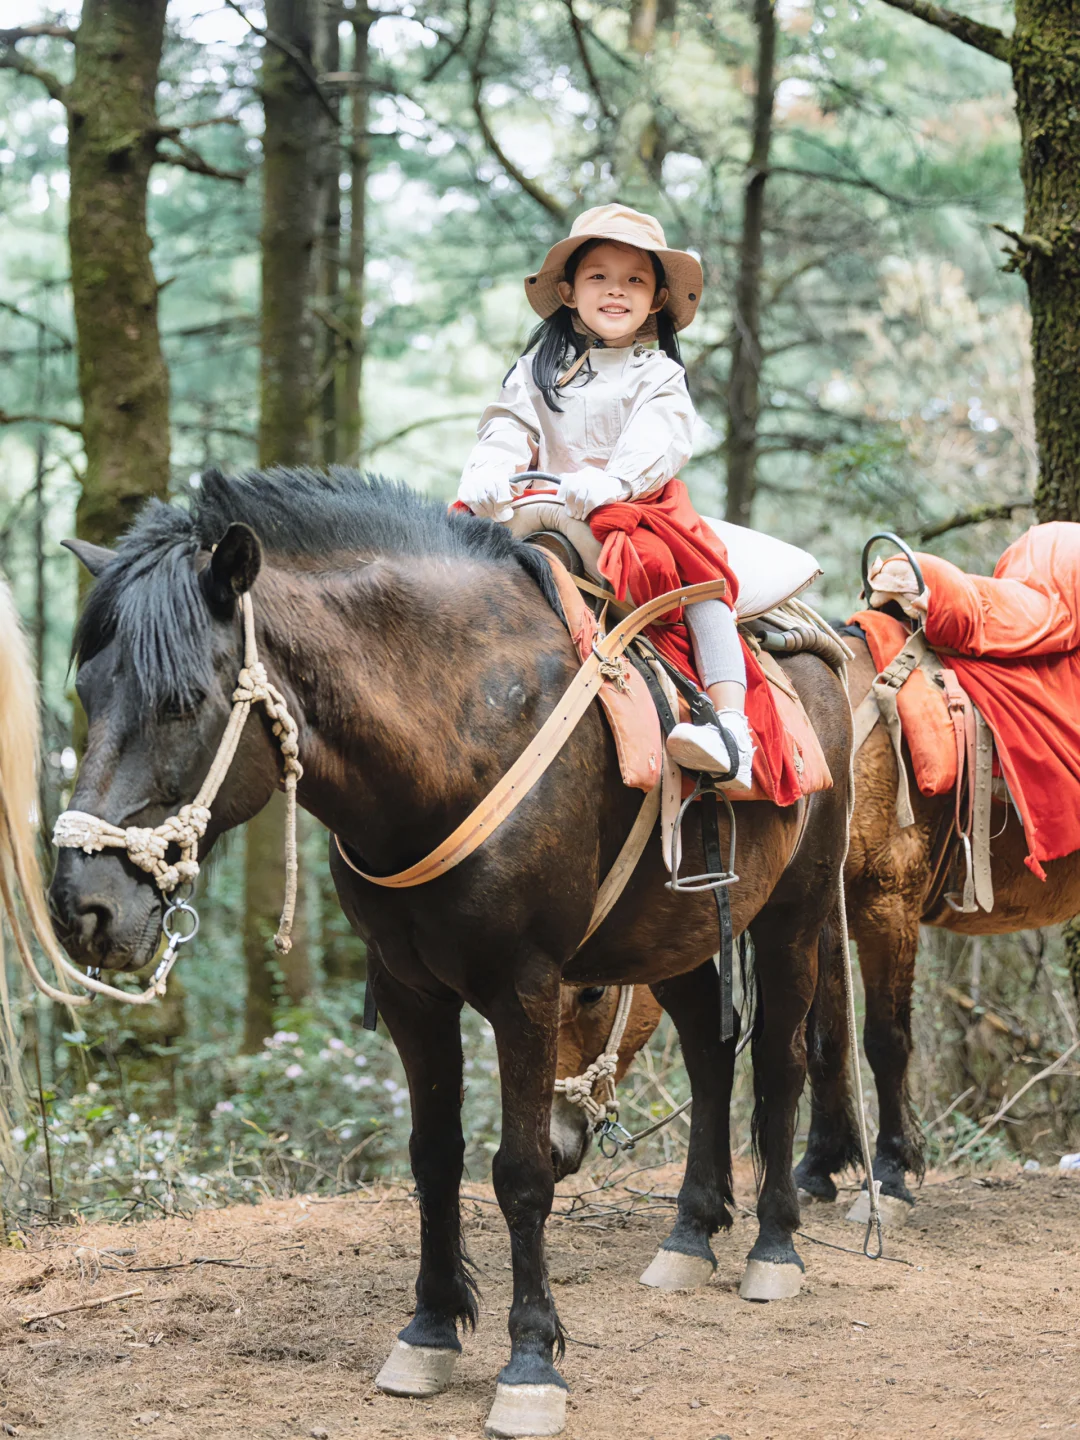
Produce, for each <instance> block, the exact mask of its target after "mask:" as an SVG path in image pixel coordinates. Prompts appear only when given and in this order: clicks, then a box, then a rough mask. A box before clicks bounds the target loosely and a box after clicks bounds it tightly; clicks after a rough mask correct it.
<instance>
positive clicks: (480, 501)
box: [457, 470, 514, 524]
mask: <svg viewBox="0 0 1080 1440" xmlns="http://www.w3.org/2000/svg"><path fill="white" fill-rule="evenodd" d="M457 493H458V499H459V500H460V501H461V503H462V504H463V505H467V506H468V507H469V509H470V510H471V511H472V512H473V514H474V515H482V516H483V517H484V518H485V519H486V520H497V521H499V523H500V524H506V523H507V522H508V521H510V520H512V519H513V518H514V512H513V510H512V509H511V508H510V501H511V500H512V499H513V498H514V491H513V488H512V486H511V483H510V477H509V475H501V474H499V473H498V472H497V471H493V470H474V471H473V473H472V474H471V475H463V476H462V477H461V484H460V485H459V486H458V492H457Z"/></svg>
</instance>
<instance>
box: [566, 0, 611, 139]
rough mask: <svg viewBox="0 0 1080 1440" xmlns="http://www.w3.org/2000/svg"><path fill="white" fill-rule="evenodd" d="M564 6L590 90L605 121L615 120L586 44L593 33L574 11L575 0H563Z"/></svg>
mask: <svg viewBox="0 0 1080 1440" xmlns="http://www.w3.org/2000/svg"><path fill="white" fill-rule="evenodd" d="M563 4H564V5H565V6H566V12H567V15H568V16H569V18H570V29H571V30H572V31H573V32H574V43H575V44H576V45H577V51H578V54H579V55H580V56H581V66H582V69H583V70H584V71H585V78H586V79H587V80H588V82H589V88H590V89H591V90H592V92H593V94H594V95H595V96H596V103H597V104H598V105H599V106H600V113H601V115H603V117H604V119H605V120H614V119H615V112H614V110H612V109H611V108H610V107H609V105H608V103H607V101H606V100H605V99H604V92H603V90H602V89H601V88H600V80H599V77H598V76H597V73H596V69H595V67H594V66H593V63H592V57H591V56H590V55H589V50H588V46H587V45H586V44H585V36H586V35H587V34H588V35H591V34H592V31H591V30H589V29H588V28H587V27H586V26H585V25H584V24H583V23H582V20H581V16H580V15H579V14H578V13H577V11H576V10H575V9H574V0H563Z"/></svg>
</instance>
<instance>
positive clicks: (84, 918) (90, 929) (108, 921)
mask: <svg viewBox="0 0 1080 1440" xmlns="http://www.w3.org/2000/svg"><path fill="white" fill-rule="evenodd" d="M115 919H116V911H115V909H114V908H113V906H112V905H111V904H110V903H109V902H108V901H107V900H103V899H101V898H100V897H95V898H94V899H92V900H84V901H83V902H82V903H81V904H80V906H79V908H78V910H77V911H76V918H75V931H76V934H77V936H78V939H79V942H80V943H81V944H83V945H89V944H90V943H91V942H92V941H94V940H100V939H103V938H104V937H105V936H106V935H107V934H108V933H109V928H110V926H111V925H112V923H113V921H114V920H115Z"/></svg>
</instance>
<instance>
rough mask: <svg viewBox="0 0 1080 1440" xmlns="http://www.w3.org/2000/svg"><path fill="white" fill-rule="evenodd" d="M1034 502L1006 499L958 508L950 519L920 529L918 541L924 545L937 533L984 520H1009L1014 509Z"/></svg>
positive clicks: (946, 532) (944, 532)
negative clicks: (967, 507) (994, 502)
mask: <svg viewBox="0 0 1080 1440" xmlns="http://www.w3.org/2000/svg"><path fill="white" fill-rule="evenodd" d="M1034 504H1035V502H1034V500H1006V501H1005V502H1004V503H1003V504H1001V505H976V507H975V509H974V510H960V511H958V512H957V514H955V515H954V516H953V517H952V519H950V520H942V521H941V522H940V523H939V524H937V525H927V527H926V528H925V530H920V532H919V541H920V543H921V544H923V545H925V544H926V543H927V541H929V540H936V539H937V538H938V536H939V535H947V534H948V533H949V531H950V530H962V529H964V528H965V526H968V525H981V524H982V522H983V521H984V520H1011V519H1012V517H1013V511H1014V510H1030V509H1031V508H1032V507H1033V506H1034Z"/></svg>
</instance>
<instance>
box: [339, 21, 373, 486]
mask: <svg viewBox="0 0 1080 1440" xmlns="http://www.w3.org/2000/svg"><path fill="white" fill-rule="evenodd" d="M372 19H373V16H372V14H371V12H370V11H369V10H367V9H364V10H362V11H361V12H360V13H359V14H358V15H357V16H356V18H355V19H354V20H353V37H354V38H353V65H352V68H353V89H352V101H351V106H350V116H349V122H350V129H351V132H352V133H351V136H350V146H349V149H350V179H351V184H350V187H349V282H348V288H347V290H346V293H345V307H344V311H343V320H344V328H345V373H344V377H343V381H342V396H341V437H340V441H339V445H338V454H339V455H340V457H341V460H342V462H343V463H344V464H346V465H359V463H360V457H361V453H362V450H363V443H364V401H363V378H364V263H365V261H366V259H367V238H366V233H365V223H366V209H367V203H366V202H367V179H368V164H369V160H370V146H369V143H368V84H367V82H368V75H369V70H370V60H369V55H368V32H369V31H370V29H371V22H372Z"/></svg>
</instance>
